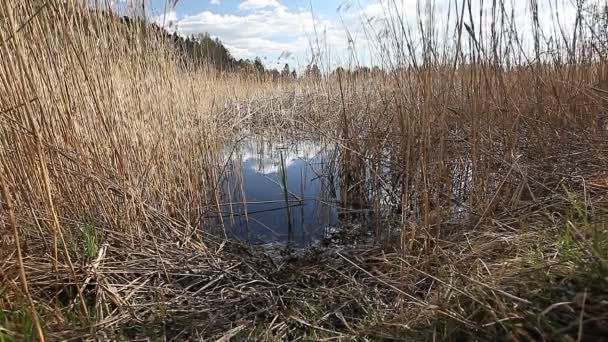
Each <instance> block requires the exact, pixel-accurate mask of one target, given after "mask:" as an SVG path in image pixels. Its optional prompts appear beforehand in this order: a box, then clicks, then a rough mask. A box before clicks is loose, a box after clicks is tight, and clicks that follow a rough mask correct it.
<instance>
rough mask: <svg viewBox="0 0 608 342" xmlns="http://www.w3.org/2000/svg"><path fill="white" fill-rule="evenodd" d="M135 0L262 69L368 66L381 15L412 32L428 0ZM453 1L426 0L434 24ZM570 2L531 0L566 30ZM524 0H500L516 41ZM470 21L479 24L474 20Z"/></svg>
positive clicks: (173, 26) (523, 24)
mask: <svg viewBox="0 0 608 342" xmlns="http://www.w3.org/2000/svg"><path fill="white" fill-rule="evenodd" d="M118 1H122V2H125V1H142V0H118ZM143 1H146V3H147V4H148V6H147V9H148V13H147V15H148V16H149V17H150V18H151V19H152V20H153V21H155V22H157V23H159V24H161V25H164V26H165V28H166V29H167V30H169V31H177V32H178V33H179V34H181V35H195V34H199V33H203V32H207V33H209V34H210V35H211V36H212V37H217V38H219V39H220V40H221V41H222V42H223V43H224V44H225V45H226V47H227V48H228V49H229V50H230V52H231V54H232V55H233V56H234V57H236V58H237V59H238V58H250V59H253V58H255V57H256V56H259V57H261V58H262V59H263V61H264V63H265V64H266V65H267V67H271V68H272V67H276V68H279V69H280V68H282V66H283V65H284V64H285V63H289V64H290V65H292V66H295V67H296V68H298V69H302V68H303V67H305V66H306V65H307V64H309V63H310V62H311V60H313V59H315V58H316V59H317V61H316V62H317V63H319V64H321V65H324V66H325V67H333V66H335V65H337V64H350V65H352V64H366V65H370V64H376V63H375V62H374V59H375V56H377V55H375V54H374V52H373V51H374V44H375V42H377V35H381V33H382V30H383V29H384V27H386V22H387V20H391V19H389V18H392V20H395V18H397V17H399V18H401V20H404V21H405V22H407V23H409V24H410V27H411V29H412V31H413V35H414V36H416V34H417V27H416V25H415V22H416V12H417V11H416V8H417V3H418V4H420V3H423V4H427V3H429V0H423V1H418V0H178V1H177V4H176V5H175V6H172V5H171V3H172V2H174V1H175V0H143ZM455 1H457V2H458V3H460V4H461V3H462V2H463V1H464V0H434V1H432V3H433V4H434V6H435V9H436V11H437V12H438V13H439V14H438V15H437V16H438V20H437V23H438V26H439V27H441V26H443V29H445V26H446V25H447V26H450V25H451V24H450V23H449V22H447V21H445V22H444V21H442V20H443V17H442V16H445V17H447V15H445V14H446V13H447V10H448V8H450V6H451V7H452V11H453V4H454V3H455ZM574 1H575V0H542V1H539V3H540V6H541V12H540V17H541V22H545V23H548V22H550V21H551V20H552V19H551V16H552V11H553V12H555V8H554V6H555V5H553V4H557V6H558V7H559V13H560V22H561V24H562V25H563V26H564V27H566V29H567V28H568V26H569V25H570V22H573V18H574V16H573V13H574V11H573V9H574V7H573V6H572V4H573V3H574ZM591 1H605V0H591ZM472 3H473V6H474V9H475V7H476V6H480V5H479V4H480V3H483V4H485V5H484V6H488V5H489V4H491V3H492V1H490V0H486V1H483V2H482V1H481V0H473V1H472ZM528 3H529V2H528V1H527V0H506V4H507V6H511V7H510V8H512V9H513V10H514V13H515V20H516V21H519V22H518V26H517V27H518V28H520V33H521V36H522V38H524V39H525V36H526V35H528V36H529V32H530V30H529V29H527V27H529V26H530V21H529V19H528V18H530V15H529V8H528V5H527V4H528ZM395 6H396V7H395ZM423 6H424V5H423ZM510 8H508V9H507V10H509V9H510ZM475 12H478V11H476V10H475ZM453 17H454V15H453V13H452V19H453ZM488 17H489V16H486V18H488ZM475 27H480V25H479V23H475ZM438 31H439V30H438ZM372 36H373V37H374V38H372ZM318 59H321V61H319V60H318Z"/></svg>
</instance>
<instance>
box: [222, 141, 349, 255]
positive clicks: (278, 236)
mask: <svg viewBox="0 0 608 342" xmlns="http://www.w3.org/2000/svg"><path fill="white" fill-rule="evenodd" d="M226 155H227V157H228V164H227V165H228V167H227V176H226V181H225V182H224V184H223V192H224V199H225V200H227V201H225V203H224V204H223V206H222V219H223V225H224V226H225V227H226V234H227V235H228V236H229V237H232V238H236V239H240V240H244V241H248V242H249V243H254V244H257V243H271V242H290V243H293V244H295V245H298V246H301V247H303V246H306V245H308V244H310V243H312V242H314V241H315V240H318V239H320V238H321V237H323V235H324V234H325V232H326V231H327V230H328V229H329V228H330V227H332V226H335V225H336V224H337V223H338V213H339V203H340V201H339V191H337V189H338V186H339V185H338V184H339V181H338V179H337V162H336V160H337V158H336V147H335V145H333V144H331V143H325V142H322V141H320V140H298V139H295V141H294V139H288V138H284V137H269V136H258V135H252V136H247V137H245V138H243V139H241V140H240V141H238V142H236V143H235V144H233V145H232V146H230V148H229V150H228V151H226Z"/></svg>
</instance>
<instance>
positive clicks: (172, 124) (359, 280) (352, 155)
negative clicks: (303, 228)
mask: <svg viewBox="0 0 608 342" xmlns="http://www.w3.org/2000/svg"><path fill="white" fill-rule="evenodd" d="M498 3H499V4H498V5H496V6H501V5H500V4H501V3H502V2H500V1H499V2H498ZM532 3H534V2H532ZM0 6H1V7H0V47H1V48H0V176H1V177H0V180H1V182H2V190H3V200H2V208H3V210H2V211H1V212H0V222H1V223H2V227H5V228H3V229H4V230H3V231H2V232H1V233H2V234H3V236H2V237H3V239H2V241H1V242H2V244H3V245H2V248H1V250H0V257H2V259H1V260H0V279H1V280H0V281H1V282H0V310H1V311H0V339H4V338H6V339H9V340H21V339H23V338H25V337H32V336H34V333H33V332H35V331H39V333H38V334H39V335H42V334H44V335H46V336H47V337H48V338H51V339H61V338H65V337H85V338H91V339H92V338H95V337H97V338H102V339H111V338H126V339H129V338H135V337H141V336H148V337H151V338H153V339H161V338H163V337H169V338H176V339H186V338H191V339H195V338H211V337H216V338H224V340H228V339H229V338H231V337H233V338H247V337H249V338H251V339H256V340H257V339H266V340H295V339H313V340H317V339H330V338H335V339H368V340H373V339H378V340H382V339H408V338H410V339H412V338H413V339H436V338H441V339H454V340H458V339H462V338H466V339H493V338H496V337H497V336H498V337H503V338H504V337H506V338H509V339H514V340H528V339H543V338H545V339H549V340H553V339H558V338H560V336H565V335H567V336H570V337H571V338H572V339H577V340H593V339H596V338H599V337H600V336H605V335H606V334H607V333H608V317H607V313H608V307H607V305H606V301H607V300H608V299H607V298H608V293H606V288H608V287H607V286H606V285H607V284H606V282H607V277H608V253H607V251H608V233H607V231H606V222H607V219H606V214H607V212H606V208H607V202H606V201H607V197H606V177H607V174H606V170H608V140H607V137H608V132H607V131H606V127H605V126H606V120H607V119H606V113H607V112H608V108H607V104H608V88H607V83H606V82H607V80H608V66H607V65H606V52H607V51H606V46H605V45H602V44H603V42H604V40H602V38H601V37H599V36H598V35H599V34H601V33H602V32H599V31H597V30H596V29H594V27H592V26H590V25H583V24H579V25H580V28H579V30H580V33H579V34H578V35H574V37H573V38H571V39H572V41H570V40H566V38H564V37H560V36H557V37H554V38H555V39H556V41H560V42H562V44H564V45H567V46H568V47H570V48H565V47H564V48H560V47H559V46H558V47H556V48H554V49H552V50H549V44H548V43H547V44H545V43H543V42H542V41H540V40H541V36H540V35H539V34H538V33H537V34H536V35H535V36H533V37H532V38H533V39H534V40H535V41H536V44H535V50H534V51H532V55H533V56H535V57H532V58H528V56H526V53H525V52H524V51H522V50H520V49H519V47H518V46H519V45H518V44H519V42H517V40H516V39H514V38H513V37H512V36H509V34H510V32H513V30H515V29H516V28H515V27H512V24H509V21H508V17H506V16H503V17H501V18H498V19H496V22H495V23H496V26H497V27H499V28H501V29H500V30H496V31H493V32H490V33H488V32H481V31H475V30H474V29H473V28H471V27H469V26H467V25H465V24H464V23H465V22H466V18H465V15H466V14H465V13H466V11H465V10H467V7H466V6H465V7H460V8H457V10H456V13H457V15H458V20H457V23H458V25H457V26H456V28H455V29H454V31H455V32H454V33H455V36H456V41H457V42H465V41H466V42H468V44H464V43H463V44H460V43H459V44H457V46H456V47H455V48H450V49H448V50H446V51H440V49H439V48H438V47H439V46H443V45H442V44H440V43H441V42H437V41H434V40H433V39H432V38H428V39H427V38H425V40H424V45H425V46H427V47H428V48H427V49H425V51H423V52H422V53H420V55H418V54H416V53H413V54H412V55H408V53H407V52H406V51H402V50H403V48H402V47H404V46H408V45H411V44H412V42H410V41H408V39H410V38H408V36H407V35H404V34H403V32H406V30H405V29H404V28H403V27H399V25H398V24H399V21H398V20H397V19H395V22H394V23H393V24H394V25H392V26H390V28H391V29H392V31H391V30H389V31H388V35H389V38H390V39H389V44H392V45H393V46H391V47H390V48H388V47H386V46H385V48H386V49H387V51H389V50H390V51H393V50H397V51H399V53H397V54H395V56H393V55H389V54H388V53H387V54H386V55H385V56H386V57H385V59H386V60H385V64H386V66H387V67H386V68H385V69H384V70H378V69H375V70H374V72H371V73H350V72H348V71H346V70H341V71H339V72H336V73H334V74H332V75H330V76H327V77H325V78H321V77H310V78H305V79H300V80H298V81H297V82H292V81H291V80H284V81H280V82H274V83H270V82H259V81H257V80H255V79H252V78H250V77H247V76H245V77H242V76H240V75H239V74H226V73H216V72H215V71H213V70H201V69H200V68H189V67H188V66H187V65H186V66H184V65H183V63H179V62H178V61H179V60H180V56H179V55H178V54H177V52H176V51H175V49H172V48H171V47H170V46H168V45H167V42H166V41H165V40H163V39H160V38H159V37H156V36H155V35H153V34H144V32H143V31H142V30H144V29H143V28H142V27H139V26H132V27H130V29H129V30H128V31H124V27H119V26H118V25H119V24H118V23H117V22H116V21H112V20H111V19H108V18H109V17H108V16H106V15H101V14H100V13H101V12H97V11H90V10H89V9H87V8H85V7H82V6H84V5H78V4H72V3H70V5H68V6H67V7H66V6H63V5H59V4H58V3H56V2H52V1H51V2H45V3H40V2H25V3H22V2H17V1H8V2H7V1H5V2H2V3H1V4H0ZM499 12H500V11H499ZM579 14H580V15H581V16H583V15H590V16H591V15H594V14H593V13H591V14H589V13H583V12H581V13H579ZM82 17H86V18H87V20H86V21H83V20H76V19H81V18H82ZM83 22H86V23H87V24H86V25H83V24H82V23H83ZM583 22H587V21H583ZM96 24H104V25H96ZM421 25H422V26H424V25H423V24H421ZM91 27H95V28H97V30H96V31H94V32H93V30H91ZM497 32H500V33H497ZM482 37H483V39H482ZM507 38H509V39H507ZM568 39H570V38H568ZM604 39H605V37H604ZM577 41H578V44H577ZM400 47H401V48H400ZM446 49H447V48H446ZM543 49H547V50H549V52H552V54H550V58H540V56H541V52H543V53H544V52H545V51H541V50H543ZM504 51H510V52H509V53H508V54H507V53H505V52H504ZM513 51H520V52H519V53H513ZM513 54H514V56H515V57H514V56H513ZM412 60H418V62H417V63H411V61H412ZM514 60H516V61H518V62H517V63H515V62H513V61H514ZM524 61H525V62H524ZM244 129H249V130H272V131H277V130H281V131H287V132H290V133H293V134H294V136H295V135H296V134H303V133H304V134H305V133H311V134H315V135H321V136H323V138H324V139H327V140H330V141H333V142H335V143H336V144H337V146H338V147H339V150H340V165H341V167H342V169H341V173H342V175H345V176H344V177H343V179H342V180H343V182H344V184H343V186H342V189H343V190H344V191H345V192H346V194H345V195H343V198H348V199H349V203H347V205H349V206H354V207H367V208H371V209H372V212H373V213H374V214H373V218H372V220H370V221H369V222H371V223H370V226H369V227H368V226H364V227H360V226H357V228H356V229H362V230H367V229H369V230H371V231H373V232H374V233H375V236H374V241H368V244H366V245H364V246H360V245H359V246H356V247H355V246H350V247H346V248H345V249H343V250H321V251H310V252H309V253H308V254H307V256H306V257H303V258H297V259H296V260H291V261H290V262H288V263H287V264H286V265H283V266H281V265H276V264H275V263H273V262H272V260H270V259H269V258H268V257H267V256H265V255H264V253H263V251H260V249H259V248H256V247H247V246H241V245H240V244H238V243H236V242H230V241H224V240H221V239H217V238H216V237H213V236H211V235H209V234H208V232H209V231H210V230H211V229H212V228H214V227H215V226H217V225H219V224H221V222H217V220H213V219H210V218H209V215H210V214H213V213H215V212H216V211H219V210H218V206H219V204H220V202H222V201H223V200H225V199H224V198H223V196H224V194H223V193H222V191H221V186H220V183H221V182H223V181H225V178H224V171H225V168H224V166H225V165H224V159H223V156H222V148H223V147H224V146H225V144H226V143H228V142H230V140H231V134H234V133H235V132H239V131H243V130H244ZM355 202H356V204H355ZM349 227H350V226H347V227H345V229H349ZM351 228H352V230H353V231H356V229H355V228H354V227H351ZM17 247H20V248H17ZM39 317H40V319H39ZM32 327H36V330H34V329H33V328H32ZM40 339H42V337H40Z"/></svg>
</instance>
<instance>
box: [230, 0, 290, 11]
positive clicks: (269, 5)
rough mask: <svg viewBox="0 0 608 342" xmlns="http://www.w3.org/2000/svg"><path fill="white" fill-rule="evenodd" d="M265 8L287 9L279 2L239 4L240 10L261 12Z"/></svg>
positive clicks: (251, 0) (252, 0)
mask: <svg viewBox="0 0 608 342" xmlns="http://www.w3.org/2000/svg"><path fill="white" fill-rule="evenodd" d="M263 8H282V9H285V6H283V5H281V4H280V3H279V2H278V1H277V0H245V1H243V2H241V3H240V4H239V9H242V10H259V9H263Z"/></svg>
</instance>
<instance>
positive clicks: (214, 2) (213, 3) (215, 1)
mask: <svg viewBox="0 0 608 342" xmlns="http://www.w3.org/2000/svg"><path fill="white" fill-rule="evenodd" d="M211 4H212V5H219V4H220V0H211Z"/></svg>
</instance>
